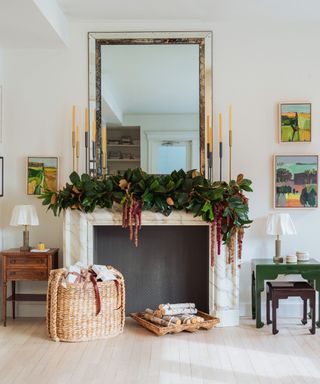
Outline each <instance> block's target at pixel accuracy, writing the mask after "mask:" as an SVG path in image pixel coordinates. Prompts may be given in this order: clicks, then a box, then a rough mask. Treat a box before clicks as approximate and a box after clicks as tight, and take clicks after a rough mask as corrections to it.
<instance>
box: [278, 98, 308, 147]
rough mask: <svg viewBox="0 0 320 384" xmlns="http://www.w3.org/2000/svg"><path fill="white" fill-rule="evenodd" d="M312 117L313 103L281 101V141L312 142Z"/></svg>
mask: <svg viewBox="0 0 320 384" xmlns="http://www.w3.org/2000/svg"><path fill="white" fill-rule="evenodd" d="M311 117H312V116H311V103H280V104H279V138H280V143H308V142H311Z"/></svg>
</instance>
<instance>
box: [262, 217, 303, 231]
mask: <svg viewBox="0 0 320 384" xmlns="http://www.w3.org/2000/svg"><path fill="white" fill-rule="evenodd" d="M296 233H297V232H296V228H295V226H294V224H293V221H292V220H291V217H290V215H289V214H288V213H270V214H269V216H268V220H267V234H268V235H296Z"/></svg>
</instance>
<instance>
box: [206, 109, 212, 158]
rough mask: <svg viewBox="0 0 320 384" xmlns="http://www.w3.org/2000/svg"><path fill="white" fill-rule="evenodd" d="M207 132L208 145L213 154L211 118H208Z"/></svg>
mask: <svg viewBox="0 0 320 384" xmlns="http://www.w3.org/2000/svg"><path fill="white" fill-rule="evenodd" d="M207 132H208V143H209V152H212V125H210V116H209V115H208V116H207Z"/></svg>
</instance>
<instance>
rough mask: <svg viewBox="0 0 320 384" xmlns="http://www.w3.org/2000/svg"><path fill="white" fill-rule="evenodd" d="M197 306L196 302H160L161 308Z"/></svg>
mask: <svg viewBox="0 0 320 384" xmlns="http://www.w3.org/2000/svg"><path fill="white" fill-rule="evenodd" d="M181 307H182V308H195V307H196V305H195V303H175V304H170V303H167V304H160V305H159V309H168V308H181Z"/></svg>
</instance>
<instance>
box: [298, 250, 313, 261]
mask: <svg viewBox="0 0 320 384" xmlns="http://www.w3.org/2000/svg"><path fill="white" fill-rule="evenodd" d="M296 255H297V260H298V261H309V260H310V255H309V252H308V251H297V252H296Z"/></svg>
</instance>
